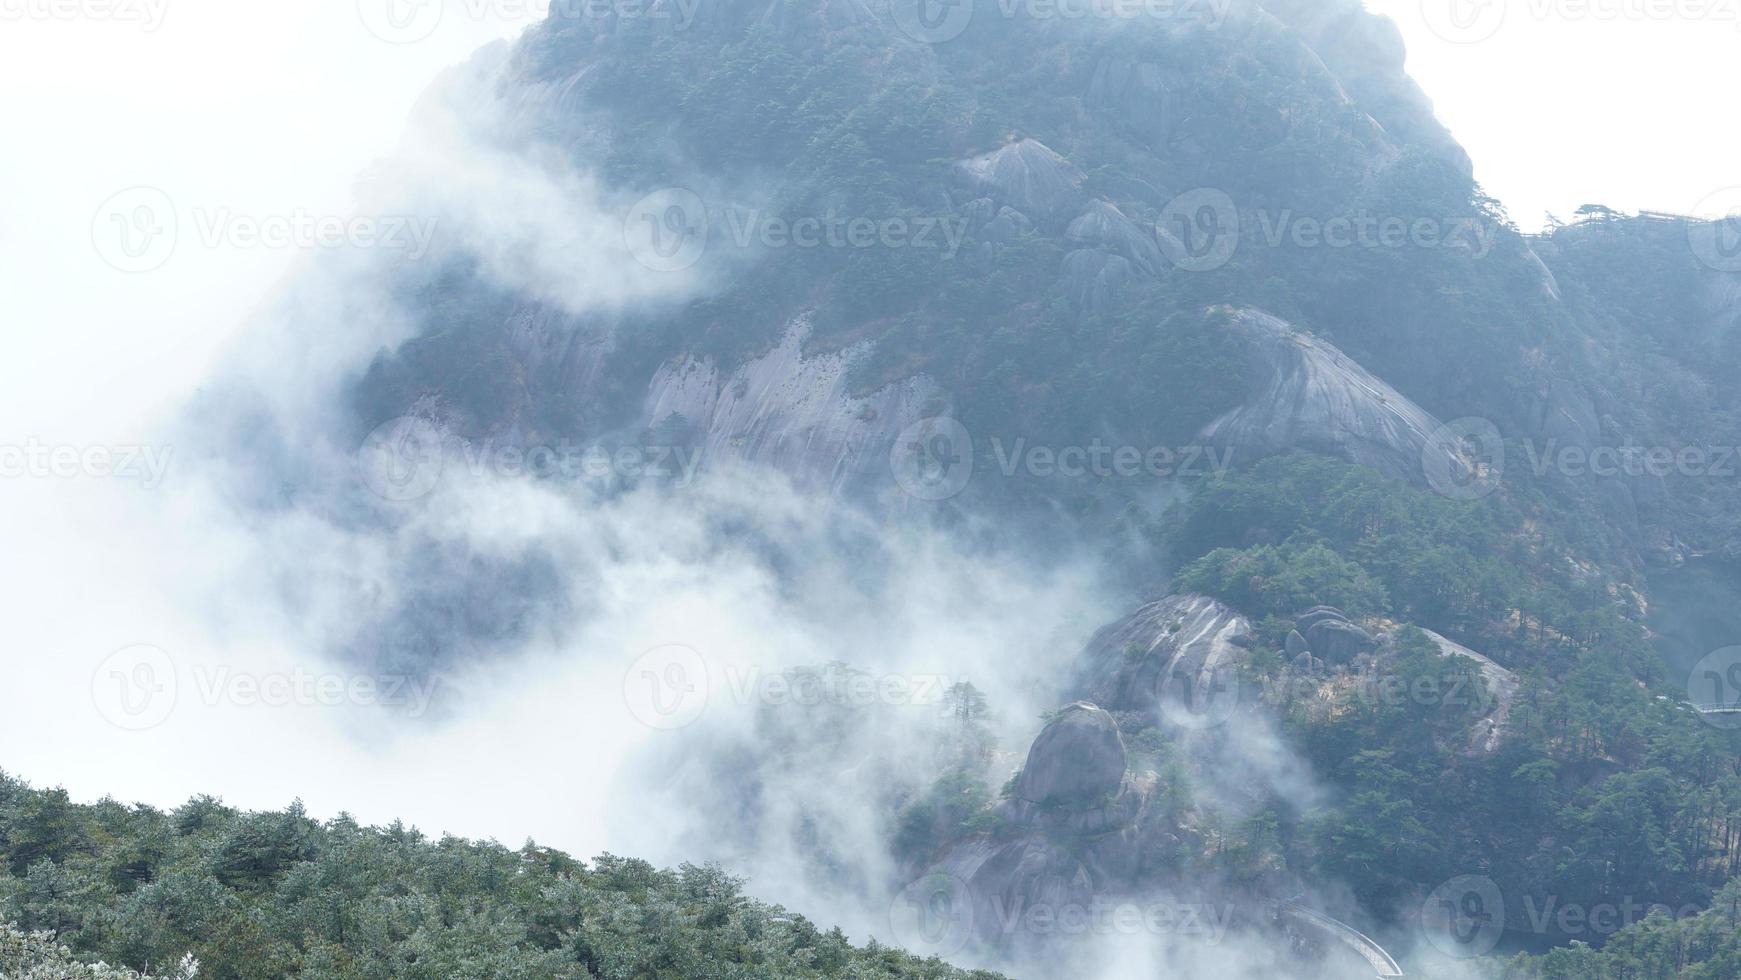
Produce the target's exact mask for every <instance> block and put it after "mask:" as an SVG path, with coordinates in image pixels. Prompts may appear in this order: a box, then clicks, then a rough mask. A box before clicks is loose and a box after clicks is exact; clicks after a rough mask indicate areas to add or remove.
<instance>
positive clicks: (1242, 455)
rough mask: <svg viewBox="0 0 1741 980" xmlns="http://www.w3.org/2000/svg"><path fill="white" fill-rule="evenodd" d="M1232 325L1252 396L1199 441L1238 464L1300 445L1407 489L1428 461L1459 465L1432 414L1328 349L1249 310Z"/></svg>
mask: <svg viewBox="0 0 1741 980" xmlns="http://www.w3.org/2000/svg"><path fill="white" fill-rule="evenodd" d="M1232 329H1233V330H1234V331H1235V332H1236V335H1237V336H1238V337H1239V338H1240V340H1241V341H1242V342H1243V346H1244V348H1245V351H1246V354H1247V358H1248V362H1249V364H1250V368H1251V371H1252V372H1253V374H1254V376H1255V378H1256V381H1257V384H1256V391H1257V394H1256V395H1255V396H1254V397H1252V398H1251V399H1250V400H1249V401H1247V402H1246V403H1245V404H1244V405H1242V406H1240V407H1239V408H1236V409H1234V410H1232V411H1230V412H1228V413H1227V414H1225V415H1223V416H1221V417H1220V418H1219V419H1216V420H1215V421H1214V422H1211V423H1210V424H1209V425H1208V426H1206V427H1205V428H1204V429H1203V431H1202V433H1201V434H1200V438H1201V439H1202V440H1203V441H1204V442H1205V443H1206V444H1208V445H1211V446H1216V447H1220V448H1225V449H1231V450H1232V451H1233V452H1234V455H1235V458H1236V460H1237V461H1238V462H1239V463H1241V464H1244V463H1248V462H1250V461H1251V460H1252V459H1253V458H1256V457H1261V456H1267V455H1270V454H1273V453H1278V452H1283V451H1285V450H1289V449H1304V450H1309V451H1312V452H1317V453H1322V454H1324V455H1327V456H1334V457H1337V458H1340V459H1344V460H1347V461H1349V462H1352V463H1358V464H1360V465H1363V466H1369V467H1372V468H1373V469H1376V470H1378V471H1380V472H1382V473H1385V474H1387V475H1389V476H1393V477H1396V478H1399V479H1403V480H1407V481H1409V482H1412V483H1414V484H1416V485H1424V484H1426V482H1427V471H1428V468H1429V467H1428V466H1427V462H1428V461H1429V460H1431V461H1432V463H1433V468H1434V469H1436V470H1438V471H1439V472H1445V473H1457V472H1463V471H1466V470H1467V469H1468V463H1466V462H1465V461H1464V460H1463V458H1462V456H1461V455H1460V454H1458V453H1457V452H1455V451H1454V447H1453V445H1452V442H1451V440H1450V438H1449V437H1448V435H1447V434H1446V433H1445V432H1443V431H1441V429H1442V427H1441V425H1440V423H1439V421H1438V420H1437V419H1435V418H1434V417H1433V416H1432V415H1430V414H1428V413H1427V411H1426V410H1424V409H1422V408H1421V407H1420V406H1419V405H1416V404H1415V403H1414V402H1412V401H1410V400H1409V399H1407V398H1405V397H1403V395H1402V394H1401V393H1400V392H1398V391H1397V390H1396V389H1395V388H1392V387H1391V386H1390V385H1388V384H1386V383H1384V382H1383V381H1381V380H1379V378H1378V377H1377V376H1375V375H1373V374H1372V373H1371V372H1370V371H1367V370H1366V369H1365V368H1364V367H1361V366H1360V365H1359V364H1357V363H1355V361H1354V360H1352V359H1351V358H1349V357H1348V356H1347V355H1345V354H1343V353H1342V352H1341V351H1340V350H1337V349H1336V348H1335V347H1334V346H1333V345H1331V344H1329V343H1327V342H1325V341H1324V340H1322V339H1320V338H1318V337H1315V336H1312V335H1310V334H1307V333H1304V332H1301V331H1297V330H1295V329H1294V328H1293V327H1292V326H1290V325H1289V324H1288V323H1286V322H1285V321H1283V320H1280V319H1278V318H1276V317H1273V316H1271V315H1269V314H1267V313H1263V312H1261V311H1258V310H1249V309H1248V310H1240V311H1236V312H1235V313H1234V315H1233V321H1232Z"/></svg>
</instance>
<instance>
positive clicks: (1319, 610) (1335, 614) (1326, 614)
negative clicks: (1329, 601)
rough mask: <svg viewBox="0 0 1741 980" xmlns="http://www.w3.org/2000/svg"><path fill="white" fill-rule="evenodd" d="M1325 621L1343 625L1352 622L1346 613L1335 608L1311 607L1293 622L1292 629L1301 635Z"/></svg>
mask: <svg viewBox="0 0 1741 980" xmlns="http://www.w3.org/2000/svg"><path fill="white" fill-rule="evenodd" d="M1327 619H1335V620H1340V621H1342V622H1344V623H1351V622H1353V620H1351V619H1349V618H1348V614H1347V613H1345V612H1343V611H1342V610H1340V609H1337V608H1336V607H1335V606H1313V607H1312V608H1310V609H1308V610H1306V611H1305V612H1303V613H1301V614H1300V615H1299V616H1298V617H1297V618H1296V619H1295V620H1294V629H1295V630H1296V631H1298V632H1300V633H1302V634H1303V633H1305V632H1306V631H1307V630H1309V629H1311V628H1312V627H1313V626H1315V625H1316V624H1318V623H1321V622H1324V621H1325V620H1327Z"/></svg>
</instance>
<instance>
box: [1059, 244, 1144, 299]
mask: <svg viewBox="0 0 1741 980" xmlns="http://www.w3.org/2000/svg"><path fill="white" fill-rule="evenodd" d="M1130 275H1131V269H1130V262H1129V261H1128V260H1127V259H1125V257H1124V256H1122V255H1112V254H1110V253H1107V252H1102V251H1100V250H1099V249H1094V248H1081V249H1077V250H1076V251H1074V252H1071V253H1070V254H1069V255H1066V256H1064V269H1063V272H1062V274H1061V275H1060V277H1059V280H1058V285H1059V288H1061V289H1062V290H1063V291H1064V296H1065V298H1067V299H1068V300H1069V301H1070V305H1071V306H1072V307H1074V308H1075V309H1076V310H1078V311H1080V312H1083V313H1105V312H1107V311H1109V310H1112V309H1115V308H1117V306H1118V305H1119V302H1120V301H1121V300H1122V299H1123V298H1124V290H1125V286H1126V285H1128V284H1129V282H1130Z"/></svg>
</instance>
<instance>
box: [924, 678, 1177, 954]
mask: <svg viewBox="0 0 1741 980" xmlns="http://www.w3.org/2000/svg"><path fill="white" fill-rule="evenodd" d="M1157 785H1158V783H1157V782H1156V778H1155V777H1154V775H1153V774H1140V775H1136V774H1129V773H1126V771H1125V753H1124V743H1123V737H1122V735H1121V734H1120V732H1119V729H1118V725H1117V724H1116V723H1115V722H1114V720H1113V718H1112V716H1111V715H1110V714H1108V713H1107V712H1106V711H1104V710H1102V709H1101V708H1099V707H1098V706H1096V705H1093V704H1089V703H1086V702H1077V703H1075V704H1072V705H1069V706H1068V707H1066V708H1064V709H1063V711H1061V712H1060V713H1059V714H1058V716H1057V717H1056V718H1054V719H1053V720H1052V721H1051V722H1050V723H1049V724H1048V725H1047V726H1046V727H1045V729H1044V730H1043V731H1041V733H1040V735H1039V737H1038V738H1036V739H1035V740H1034V744H1033V747H1032V748H1031V749H1030V751H1029V753H1028V762H1027V766H1026V767H1025V768H1024V769H1023V770H1022V776H1021V779H1020V780H1018V782H1017V788H1016V793H1015V795H1014V797H1013V798H1012V799H1009V800H1006V801H1005V802H1003V803H1002V804H1000V805H999V806H998V807H997V808H996V811H995V815H996V817H997V827H998V829H997V830H996V831H993V832H991V833H986V834H980V835H976V836H974V837H971V838H967V839H965V840H962V841H959V842H957V843H956V844H955V845H953V846H952V847H950V848H949V849H948V850H947V851H945V852H944V853H943V855H942V856H941V857H940V858H939V859H938V860H937V862H936V863H935V864H933V865H932V866H931V867H930V868H929V869H927V870H926V872H925V873H924V874H923V875H921V876H920V879H919V880H920V881H922V882H923V881H939V880H942V881H947V882H949V883H951V884H952V886H953V891H954V895H953V896H952V898H953V899H954V900H956V901H965V902H967V903H969V906H970V911H969V912H968V913H967V914H966V915H964V916H963V917H962V919H963V920H964V921H965V922H967V923H969V924H970V925H971V929H972V932H973V936H974V938H975V939H977V940H978V941H979V942H980V943H982V944H984V945H986V946H995V947H999V948H1003V949H1005V950H1011V949H1012V947H1015V949H1014V950H1013V951H1018V952H1019V951H1022V949H1023V948H1026V947H1027V946H1028V944H1030V943H1031V944H1033V946H1034V947H1041V946H1044V945H1046V940H1047V939H1048V938H1049V937H1047V936H1042V935H1027V934H1025V933H1024V932H1023V931H1022V930H1015V931H1014V932H1013V933H1012V932H1011V931H1010V930H1008V929H1007V928H1006V926H1007V924H1008V923H1010V922H1012V921H1016V919H1017V918H1018V917H1019V916H1021V915H1022V914H1023V913H1024V912H1026V911H1027V910H1030V909H1049V910H1052V911H1053V912H1056V911H1057V910H1061V909H1065V908H1068V907H1072V906H1074V907H1079V908H1088V907H1091V906H1092V905H1093V903H1094V902H1095V901H1096V900H1097V899H1102V900H1103V899H1105V897H1106V896H1107V895H1109V894H1119V893H1122V892H1126V891H1127V890H1130V889H1134V888H1140V887H1141V886H1142V884H1143V856H1144V855H1145V854H1153V853H1157V849H1162V848H1166V847H1169V846H1173V847H1176V846H1179V845H1180V844H1181V843H1182V841H1183V840H1184V836H1183V835H1186V834H1187V833H1188V832H1187V831H1184V830H1182V829H1180V828H1176V827H1171V826H1169V825H1167V824H1166V822H1165V821H1157V820H1154V819H1151V817H1150V814H1149V807H1150V803H1151V801H1152V800H1153V799H1154V798H1155V795H1156V794H1155V791H1156V788H1157Z"/></svg>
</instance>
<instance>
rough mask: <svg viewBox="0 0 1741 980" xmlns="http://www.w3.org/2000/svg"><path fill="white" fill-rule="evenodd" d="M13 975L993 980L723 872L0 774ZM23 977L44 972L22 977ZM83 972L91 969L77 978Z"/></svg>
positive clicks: (5, 935)
mask: <svg viewBox="0 0 1741 980" xmlns="http://www.w3.org/2000/svg"><path fill="white" fill-rule="evenodd" d="M5 922H11V923H15V924H16V925H17V926H18V927H19V928H20V929H22V930H23V931H24V932H25V933H47V934H49V935H50V936H52V937H53V938H54V942H49V941H47V940H43V939H26V938H24V937H22V936H19V935H17V934H16V933H15V932H13V931H0V976H5V977H8V978H10V977H13V976H15V975H21V976H24V977H30V978H31V980H37V978H38V977H40V978H41V980H48V978H50V977H52V978H53V980H66V978H67V977H81V978H82V977H90V978H92V980H110V978H111V977H112V976H113V977H114V978H115V980H119V978H120V975H119V974H108V973H103V972H99V971H86V972H77V971H76V970H75V971H74V972H70V973H68V972H62V971H61V969H60V968H59V967H56V966H54V964H55V962H56V961H57V960H58V959H60V957H59V954H58V953H57V952H56V950H55V949H54V948H53V947H54V945H55V944H56V943H58V944H60V945H64V946H66V947H69V948H70V949H71V950H72V952H73V954H74V957H75V958H76V960H77V961H79V962H86V961H96V960H102V961H106V962H108V963H111V964H124V965H126V966H128V967H133V968H137V969H140V970H149V971H150V972H151V973H152V974H153V975H174V973H175V970H176V968H177V966H178V965H179V964H180V963H181V961H182V959H183V957H185V956H187V955H189V954H191V955H192V956H193V958H194V959H195V960H197V961H198V965H199V976H200V977H201V978H209V980H225V978H260V980H277V978H281V977H287V976H298V977H309V978H329V980H341V978H343V980H350V978H421V980H453V978H457V977H480V978H481V977H488V978H492V980H505V978H522V980H552V978H560V977H573V978H610V980H653V978H668V980H693V978H717V980H734V978H735V980H773V978H825V977H826V978H834V977H855V978H866V980H869V978H891V980H893V978H911V980H946V978H963V980H965V978H978V980H995V977H994V976H993V975H992V974H989V973H968V972H965V971H959V970H954V969H951V968H949V967H947V966H945V965H944V964H942V963H940V962H938V961H936V960H930V961H922V960H919V959H917V958H915V957H912V956H908V955H906V954H904V953H901V952H897V951H895V950H891V949H888V948H885V947H881V946H878V945H876V944H875V943H873V944H871V945H870V946H869V947H865V948H857V947H854V946H853V945H852V944H851V943H850V942H848V941H847V939H846V937H845V936H843V935H842V934H841V933H840V931H839V930H834V931H831V932H824V931H822V930H820V929H818V928H817V927H816V926H814V925H812V924H811V923H810V922H808V921H806V920H805V919H804V918H802V917H800V916H797V915H793V914H790V913H787V912H785V911H783V910H782V909H779V908H777V907H771V906H767V905H764V904H762V903H760V902H756V901H754V900H752V899H750V898H747V897H745V896H744V895H743V893H742V891H741V883H740V882H738V881H736V880H734V879H732V878H730V877H728V876H727V875H726V874H725V873H724V872H722V871H720V870H718V869H714V868H699V867H693V866H687V865H686V866H684V867H682V868H680V869H678V870H676V871H661V870H658V869H656V868H654V867H652V866H651V865H649V864H647V863H645V862H642V861H635V860H630V859H626V858H619V857H612V856H609V855H606V856H603V857H600V858H598V859H597V860H595V861H593V862H591V863H583V862H581V861H577V860H575V859H573V858H571V857H569V856H567V855H565V854H562V853H560V852H557V851H554V850H550V849H549V848H543V847H538V846H536V845H534V844H531V843H528V844H527V845H526V846H524V847H522V848H520V849H519V850H511V849H509V848H506V847H502V846H500V845H498V844H493V843H474V842H470V841H464V840H458V839H454V838H445V839H442V840H439V841H437V840H430V839H427V838H425V837H424V836H423V835H422V834H420V833H418V832H417V831H416V830H413V829H408V828H406V827H403V826H401V825H398V824H394V825H393V826H391V827H384V828H373V827H362V826H359V825H358V824H357V823H356V822H354V821H352V820H351V819H349V818H348V817H344V816H341V817H339V818H337V819H334V820H329V821H326V822H320V821H316V820H313V819H311V818H309V817H308V816H307V815H306V814H304V813H303V811H302V809H301V807H300V806H292V807H290V808H289V809H287V810H284V811H281V812H274V813H243V812H238V811H236V810H233V809H231V808H228V807H225V806H223V805H221V804H219V803H218V802H217V801H215V800H212V799H210V798H204V797H202V798H198V799H195V800H191V801H189V802H188V803H187V804H186V805H185V806H182V807H180V808H179V809H176V810H174V811H172V812H169V813H164V812H161V811H158V810H154V809H152V808H150V807H144V806H126V805H123V804H120V803H117V802H114V801H112V800H105V801H103V802H101V803H97V804H94V805H80V804H76V803H73V802H71V801H70V800H69V799H68V798H67V794H66V793H65V792H64V791H61V790H52V791H41V790H35V789H32V788H30V787H28V786H26V785H24V784H22V783H20V782H18V781H16V780H14V779H11V778H8V777H6V776H5V775H3V774H0V923H5ZM26 966H42V967H43V969H46V970H47V971H48V972H46V973H41V974H37V975H33V974H31V973H29V972H21V973H18V974H15V973H14V972H13V971H15V970H19V971H22V970H23V968H24V967H26ZM81 969H82V968H81Z"/></svg>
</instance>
